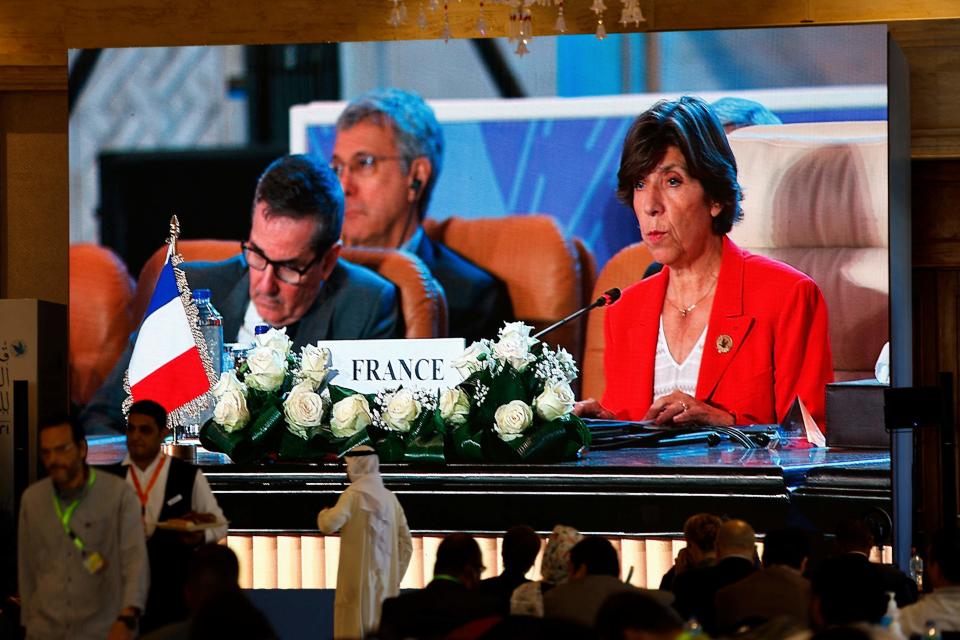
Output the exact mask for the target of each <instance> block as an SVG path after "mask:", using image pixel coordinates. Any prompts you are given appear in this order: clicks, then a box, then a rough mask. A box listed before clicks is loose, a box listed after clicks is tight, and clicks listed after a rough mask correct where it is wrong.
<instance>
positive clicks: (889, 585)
mask: <svg viewBox="0 0 960 640" xmlns="http://www.w3.org/2000/svg"><path fill="white" fill-rule="evenodd" d="M835 541H836V545H837V551H838V553H839V554H840V555H844V556H849V557H850V558H851V559H853V560H856V561H859V562H863V563H869V562H870V552H871V551H872V550H873V547H874V545H875V544H876V542H875V540H874V538H873V534H872V533H871V532H870V528H869V527H868V526H867V524H866V523H865V522H863V521H862V520H857V519H853V518H850V519H847V520H843V521H841V522H840V523H839V524H838V525H837V530H836V538H835ZM873 564H876V569H877V576H878V579H879V580H880V582H881V584H882V586H883V590H884V591H892V592H894V593H895V594H896V597H897V606H898V607H901V608H902V607H905V606H907V605H908V604H913V603H914V602H916V601H917V583H915V582H914V581H913V580H911V579H910V577H909V576H907V574H905V573H904V572H903V571H901V570H900V568H899V567H897V566H896V565H892V564H879V563H873Z"/></svg>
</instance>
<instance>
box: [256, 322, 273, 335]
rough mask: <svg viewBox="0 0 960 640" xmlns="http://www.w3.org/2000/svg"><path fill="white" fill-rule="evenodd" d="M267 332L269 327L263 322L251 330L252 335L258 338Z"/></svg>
mask: <svg viewBox="0 0 960 640" xmlns="http://www.w3.org/2000/svg"><path fill="white" fill-rule="evenodd" d="M267 331H270V325H268V324H267V323H265V322H261V323H260V324H258V325H257V326H255V327H254V328H253V335H254V336H260V335H263V334H265V333H266V332H267Z"/></svg>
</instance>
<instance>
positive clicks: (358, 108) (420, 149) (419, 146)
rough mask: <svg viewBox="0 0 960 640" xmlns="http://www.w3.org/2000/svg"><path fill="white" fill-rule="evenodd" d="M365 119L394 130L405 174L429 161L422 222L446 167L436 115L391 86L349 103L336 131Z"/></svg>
mask: <svg viewBox="0 0 960 640" xmlns="http://www.w3.org/2000/svg"><path fill="white" fill-rule="evenodd" d="M365 120H369V121H371V122H373V123H374V124H376V125H377V126H380V127H383V126H389V127H391V128H392V129H393V137H394V140H395V141H396V145H397V153H399V154H400V158H401V160H402V162H403V168H404V171H409V170H410V164H411V163H412V162H413V161H414V160H416V159H417V158H426V159H427V160H429V161H430V167H431V171H430V177H429V178H428V179H427V184H425V185H423V187H422V189H421V191H420V200H419V201H418V203H417V207H418V209H417V215H418V216H419V218H420V220H421V221H422V220H423V218H424V217H425V216H426V215H427V205H429V204H430V195H431V194H432V193H433V187H434V186H435V185H436V184H437V178H438V177H439V176H440V169H441V168H442V166H443V129H441V128H440V124H439V123H438V122H437V116H436V114H434V113H433V109H431V108H430V105H428V104H427V103H426V101H425V100H424V99H423V98H421V97H420V96H419V95H418V94H416V93H414V92H413V91H405V90H403V89H397V88H393V87H390V88H386V89H376V90H374V91H369V92H367V93H365V94H363V95H362V96H358V97H357V98H355V99H353V100H352V101H350V104H348V105H347V108H346V109H344V110H343V113H341V114H340V117H339V118H337V131H347V130H349V129H351V128H353V126H354V125H357V124H359V123H361V122H364V121H365Z"/></svg>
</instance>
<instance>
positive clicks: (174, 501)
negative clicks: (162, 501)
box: [167, 493, 183, 507]
mask: <svg viewBox="0 0 960 640" xmlns="http://www.w3.org/2000/svg"><path fill="white" fill-rule="evenodd" d="M181 500H183V496H182V495H180V494H179V493H178V494H177V495H175V496H173V497H172V498H170V499H169V500H167V506H168V507H172V506H173V505H175V504H177V503H178V502H180V501H181Z"/></svg>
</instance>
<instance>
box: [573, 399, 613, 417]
mask: <svg viewBox="0 0 960 640" xmlns="http://www.w3.org/2000/svg"><path fill="white" fill-rule="evenodd" d="M573 415H575V416H580V417H581V418H600V419H601V420H615V419H616V417H617V416H616V415H615V414H614V413H613V411H610V410H609V409H607V408H606V407H604V406H603V405H602V404H600V403H599V402H598V401H597V400H594V399H593V398H587V399H585V400H581V401H579V402H577V403H575V404H574V405H573Z"/></svg>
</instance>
